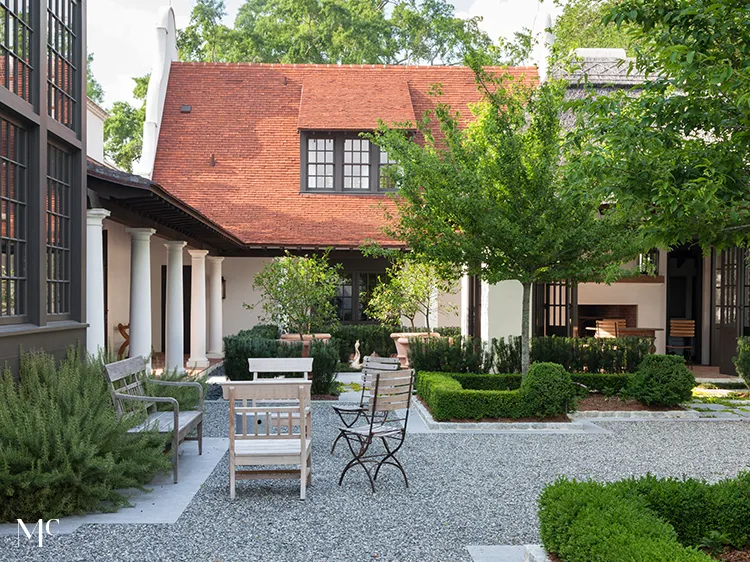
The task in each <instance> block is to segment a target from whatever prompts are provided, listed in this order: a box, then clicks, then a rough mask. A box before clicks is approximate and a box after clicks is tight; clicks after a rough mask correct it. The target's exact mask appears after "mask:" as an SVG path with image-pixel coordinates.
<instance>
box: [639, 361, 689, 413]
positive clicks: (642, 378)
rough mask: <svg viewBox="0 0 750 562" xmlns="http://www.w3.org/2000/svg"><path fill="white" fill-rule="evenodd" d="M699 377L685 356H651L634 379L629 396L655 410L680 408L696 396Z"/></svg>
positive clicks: (643, 363) (640, 367)
mask: <svg viewBox="0 0 750 562" xmlns="http://www.w3.org/2000/svg"><path fill="white" fill-rule="evenodd" d="M696 384H697V383H696V382H695V376H694V375H693V372H692V371H691V370H690V369H688V368H687V367H686V366H685V358H684V357H682V356H681V355H648V356H647V357H646V358H645V359H644V360H643V362H642V363H641V365H640V366H639V367H638V371H637V372H636V373H635V374H634V375H633V377H632V378H631V380H630V384H629V385H628V388H627V394H628V396H630V397H631V398H635V399H636V400H639V401H641V402H643V403H644V404H649V405H653V406H677V405H678V404H682V403H683V402H688V401H689V400H690V399H691V398H692V396H693V387H695V385H696Z"/></svg>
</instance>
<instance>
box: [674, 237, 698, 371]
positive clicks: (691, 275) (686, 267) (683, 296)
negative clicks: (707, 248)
mask: <svg viewBox="0 0 750 562" xmlns="http://www.w3.org/2000/svg"><path fill="white" fill-rule="evenodd" d="M702 272H703V253H702V251H701V249H700V247H698V246H687V245H684V246H679V247H677V248H675V249H674V250H671V251H670V252H669V253H668V254H667V328H669V326H670V321H671V320H682V319H685V320H694V321H695V337H694V338H693V340H692V344H693V350H692V356H693V363H694V364H696V365H699V364H700V363H701V341H702V340H701V337H702V334H701V331H702V330H701V325H702V320H701V319H702V310H703V273H702ZM667 343H668V345H690V343H691V342H690V341H688V340H685V339H684V338H680V337H672V336H670V335H669V334H667Z"/></svg>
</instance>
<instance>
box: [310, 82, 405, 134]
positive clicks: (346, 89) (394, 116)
mask: <svg viewBox="0 0 750 562" xmlns="http://www.w3.org/2000/svg"><path fill="white" fill-rule="evenodd" d="M378 119H381V120H383V121H384V122H385V123H389V124H391V123H404V122H406V121H409V122H411V123H414V121H415V119H414V106H413V105H412V102H411V95H410V94H409V84H408V83H407V81H406V78H405V77H404V76H399V75H396V74H394V73H391V72H378V73H377V74H376V76H372V74H371V73H352V72H348V73H341V72H336V73H333V72H329V73H324V74H323V75H322V76H320V78H319V79H316V80H304V81H303V83H302V100H301V102H300V108H299V128H300V129H301V130H308V131H321V130H325V131H367V130H371V129H375V128H376V127H377V126H378Z"/></svg>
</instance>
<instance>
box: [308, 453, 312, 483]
mask: <svg viewBox="0 0 750 562" xmlns="http://www.w3.org/2000/svg"><path fill="white" fill-rule="evenodd" d="M307 468H308V469H309V474H308V475H307V485H308V486H312V448H311V449H310V450H309V451H308V453H307Z"/></svg>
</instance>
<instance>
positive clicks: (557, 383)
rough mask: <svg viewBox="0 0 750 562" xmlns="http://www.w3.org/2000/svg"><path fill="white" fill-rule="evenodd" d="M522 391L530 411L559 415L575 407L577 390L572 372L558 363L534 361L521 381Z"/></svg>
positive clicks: (543, 415)
mask: <svg viewBox="0 0 750 562" xmlns="http://www.w3.org/2000/svg"><path fill="white" fill-rule="evenodd" d="M521 393H522V394H523V397H524V402H525V403H526V405H527V407H528V409H529V413H530V414H531V415H534V416H539V417H546V416H557V415H560V414H564V413H565V407H566V404H567V407H568V409H570V410H572V409H575V399H576V391H575V385H574V384H573V381H572V379H571V378H570V373H568V371H566V370H565V368H564V367H563V366H562V365H558V364H557V363H534V364H532V365H531V367H529V372H528V373H527V375H526V376H525V377H523V380H522V381H521Z"/></svg>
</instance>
